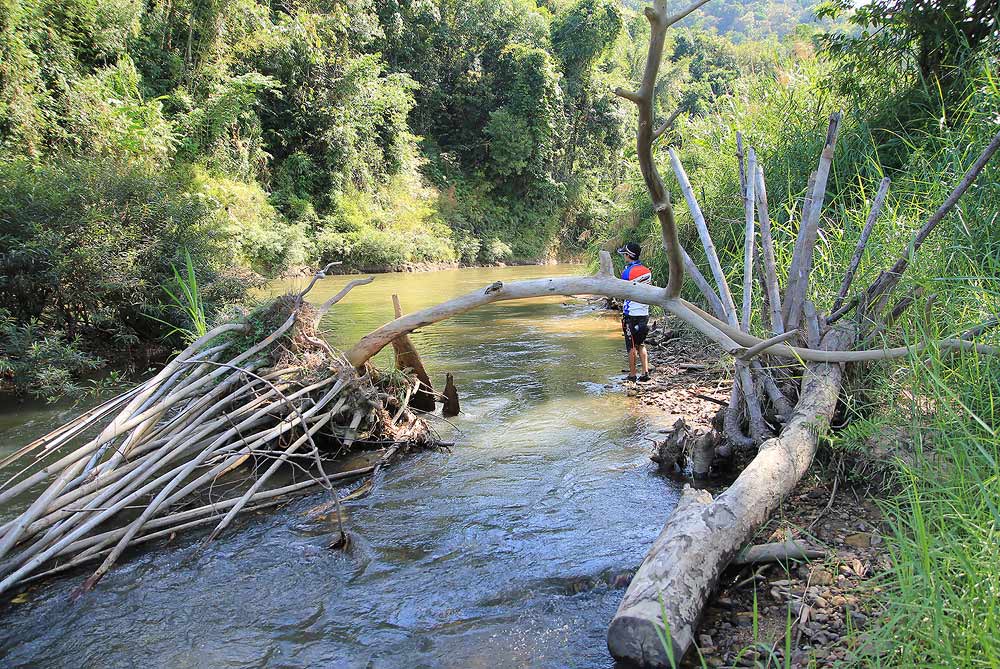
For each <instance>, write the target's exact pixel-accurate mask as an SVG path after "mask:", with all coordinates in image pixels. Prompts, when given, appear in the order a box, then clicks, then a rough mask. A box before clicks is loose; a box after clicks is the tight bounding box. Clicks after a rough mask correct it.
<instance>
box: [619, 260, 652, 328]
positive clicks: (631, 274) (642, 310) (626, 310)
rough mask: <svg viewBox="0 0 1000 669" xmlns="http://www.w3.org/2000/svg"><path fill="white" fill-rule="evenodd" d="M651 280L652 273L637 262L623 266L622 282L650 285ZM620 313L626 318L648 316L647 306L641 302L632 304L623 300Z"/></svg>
mask: <svg viewBox="0 0 1000 669" xmlns="http://www.w3.org/2000/svg"><path fill="white" fill-rule="evenodd" d="M652 280H653V273H652V272H651V271H650V270H649V268H648V267H646V266H645V265H643V264H642V263H640V262H639V261H635V262H630V263H629V264H627V265H625V269H624V270H622V281H631V282H632V283H650V282H651V281H652ZM622 313H623V314H624V315H626V316H648V315H649V305H648V304H642V303H641V302H633V301H632V300H625V305H624V306H623V307H622Z"/></svg>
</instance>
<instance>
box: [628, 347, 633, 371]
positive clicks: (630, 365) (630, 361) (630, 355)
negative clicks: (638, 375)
mask: <svg viewBox="0 0 1000 669" xmlns="http://www.w3.org/2000/svg"><path fill="white" fill-rule="evenodd" d="M628 375H629V376H630V377H632V378H635V346H633V347H632V348H630V349H629V350H628Z"/></svg>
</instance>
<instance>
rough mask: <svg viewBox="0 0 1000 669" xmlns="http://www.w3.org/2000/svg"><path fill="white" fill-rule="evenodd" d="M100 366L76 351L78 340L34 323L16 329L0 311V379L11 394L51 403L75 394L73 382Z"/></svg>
mask: <svg viewBox="0 0 1000 669" xmlns="http://www.w3.org/2000/svg"><path fill="white" fill-rule="evenodd" d="M101 364H102V361H101V359H100V358H98V357H96V356H94V355H91V354H89V353H86V352H85V351H83V350H81V349H80V342H79V339H78V338H74V339H72V340H69V339H67V337H66V335H65V334H64V333H63V332H61V331H59V330H55V329H52V328H46V327H45V326H43V325H42V324H41V323H40V322H39V321H38V320H32V321H30V322H28V323H25V324H23V325H19V324H18V323H17V322H16V321H15V320H14V319H13V318H12V317H11V315H10V313H9V312H7V311H6V310H3V309H0V379H5V380H6V381H7V382H8V383H9V384H10V385H11V386H12V387H13V389H14V392H15V393H17V394H19V395H24V394H27V395H31V396H33V397H38V398H45V399H48V400H50V401H51V400H54V399H55V398H57V397H59V396H60V395H64V394H67V393H72V392H77V391H79V390H80V386H79V385H77V383H76V382H75V378H76V377H77V376H78V375H79V374H82V373H85V372H88V371H90V370H94V369H97V368H98V367H100V366H101Z"/></svg>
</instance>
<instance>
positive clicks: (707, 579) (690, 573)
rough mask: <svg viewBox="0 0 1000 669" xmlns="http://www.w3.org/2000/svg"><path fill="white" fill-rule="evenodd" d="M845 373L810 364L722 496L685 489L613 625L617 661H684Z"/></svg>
mask: <svg viewBox="0 0 1000 669" xmlns="http://www.w3.org/2000/svg"><path fill="white" fill-rule="evenodd" d="M854 338H855V331H854V328H853V326H852V325H848V326H845V327H843V328H836V329H833V330H831V331H830V332H829V333H828V334H827V336H826V337H825V339H824V341H823V347H824V348H826V349H827V350H843V349H845V348H847V347H848V346H850V344H851V343H852V342H853V341H854ZM842 373H843V372H842V368H841V365H840V364H827V363H817V364H811V365H809V367H808V369H807V371H806V373H805V375H804V377H803V379H802V392H801V395H800V398H799V402H798V404H797V405H796V407H795V411H794V412H793V414H792V416H791V418H790V420H789V421H788V422H787V423H786V425H785V427H784V429H783V430H782V431H781V434H780V435H779V436H777V437H775V438H773V439H769V440H767V441H766V442H764V444H763V445H762V446H761V447H760V451H759V452H758V454H757V457H755V458H754V459H753V461H752V462H751V463H750V465H749V466H748V467H747V468H746V469H745V470H744V471H743V473H742V474H740V476H739V478H737V479H736V481H735V482H734V483H733V485H732V486H730V487H729V489H728V490H726V491H725V492H724V493H722V494H721V495H719V497H718V498H716V499H715V500H713V499H712V496H711V494H709V493H708V492H706V491H699V490H693V489H691V488H685V489H684V492H683V494H682V495H681V500H680V502H679V503H678V505H677V508H676V509H675V510H674V512H673V514H672V515H671V516H670V518H669V519H668V520H667V524H666V526H665V527H664V528H663V531H662V532H660V536H659V537H658V538H657V539H656V542H655V543H654V544H653V547H652V548H651V549H650V550H649V553H647V554H646V558H645V559H644V560H643V563H642V565H641V566H640V567H639V570H638V571H637V572H636V575H635V577H634V578H633V579H632V583H631V585H630V586H629V588H628V590H627V592H626V593H625V597H624V599H623V600H622V603H621V606H619V607H618V612H617V613H616V614H615V617H614V619H613V620H612V622H611V626H610V628H609V629H608V649H609V650H610V651H611V654H612V655H613V656H614V657H615V658H616V659H619V660H626V661H629V662H632V663H634V664H636V665H638V666H641V667H669V666H671V655H670V653H672V658H673V660H674V661H676V662H679V661H680V659H681V657H683V655H684V653H685V652H686V651H687V650H688V647H689V646H690V645H691V642H692V640H693V639H694V634H695V631H696V629H697V624H698V620H699V618H700V616H701V612H702V610H703V608H704V606H705V602H706V600H707V598H708V596H709V595H710V594H711V593H712V591H713V590H714V589H715V587H716V585H717V584H718V580H719V576H720V575H721V573H722V571H723V569H725V567H726V566H727V565H728V564H729V562H730V560H732V559H733V557H734V556H736V555H737V553H738V552H739V551H740V549H741V548H742V547H743V545H744V544H745V543H746V542H747V541H748V540H749V539H750V538H751V536H752V535H753V532H754V531H755V530H756V529H757V528H758V527H759V526H760V525H761V524H762V523H763V522H765V521H766V520H767V518H768V517H769V516H770V514H771V513H772V512H773V511H774V510H775V509H776V508H777V507H778V505H779V504H780V502H781V500H782V499H784V498H785V496H787V495H788V493H790V492H791V491H792V489H793V488H794V487H795V485H796V484H797V483H798V481H799V479H800V478H802V475H803V474H805V472H806V470H807V469H808V468H809V466H810V465H811V464H812V461H813V456H814V455H815V454H816V446H817V443H818V440H819V437H820V435H821V434H822V433H823V431H825V430H826V428H827V427H828V426H829V422H830V419H831V418H832V417H833V412H834V410H835V409H836V406H837V397H838V395H839V393H840V386H841V378H842ZM661 602H662V607H661ZM664 611H665V612H666V618H667V622H668V624H669V632H666V636H667V638H669V641H670V644H671V645H672V647H671V648H670V649H669V650H668V649H667V648H665V647H664V645H663V643H661V641H660V636H659V634H658V633H657V630H660V632H661V633H663V632H664V629H665V628H664V624H663V612H664Z"/></svg>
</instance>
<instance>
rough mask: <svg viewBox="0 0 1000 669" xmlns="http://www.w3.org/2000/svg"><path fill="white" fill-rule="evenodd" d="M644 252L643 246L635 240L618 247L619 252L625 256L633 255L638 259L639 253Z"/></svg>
mask: <svg viewBox="0 0 1000 669" xmlns="http://www.w3.org/2000/svg"><path fill="white" fill-rule="evenodd" d="M641 253H642V247H641V246H639V245H638V244H636V243H635V242H628V243H627V244H625V245H624V246H623V247H621V248H620V249H618V254H619V255H623V256H626V255H627V256H632V257H633V258H635V259H636V260H638V259H639V255H640V254H641Z"/></svg>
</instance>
